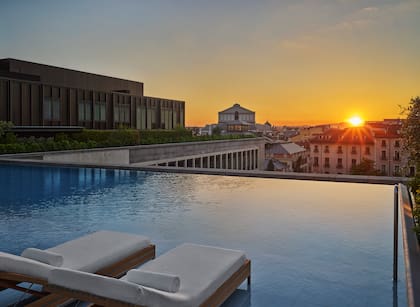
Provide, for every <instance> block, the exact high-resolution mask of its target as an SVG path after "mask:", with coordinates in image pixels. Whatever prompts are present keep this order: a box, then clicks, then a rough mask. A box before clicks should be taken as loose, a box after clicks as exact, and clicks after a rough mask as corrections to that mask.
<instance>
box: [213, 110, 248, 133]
mask: <svg viewBox="0 0 420 307" xmlns="http://www.w3.org/2000/svg"><path fill="white" fill-rule="evenodd" d="M218 125H219V127H220V128H221V129H222V131H225V132H226V133H245V132H249V131H251V130H255V112H254V111H251V110H248V109H245V108H244V107H241V106H240V105H239V104H238V103H235V104H234V105H233V106H231V107H230V108H227V109H226V110H223V111H221V112H219V122H218Z"/></svg>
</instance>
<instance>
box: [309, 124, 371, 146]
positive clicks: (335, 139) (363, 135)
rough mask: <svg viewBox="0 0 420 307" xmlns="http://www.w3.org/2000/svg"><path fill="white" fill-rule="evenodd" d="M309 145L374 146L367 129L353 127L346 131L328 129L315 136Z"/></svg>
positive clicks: (369, 131)
mask: <svg viewBox="0 0 420 307" xmlns="http://www.w3.org/2000/svg"><path fill="white" fill-rule="evenodd" d="M310 143H313V144H374V136H373V134H372V131H371V130H370V129H369V128H367V127H353V128H346V129H335V128H334V129H329V130H327V131H325V132H324V133H320V134H317V135H315V136H314V137H313V138H312V139H311V140H310Z"/></svg>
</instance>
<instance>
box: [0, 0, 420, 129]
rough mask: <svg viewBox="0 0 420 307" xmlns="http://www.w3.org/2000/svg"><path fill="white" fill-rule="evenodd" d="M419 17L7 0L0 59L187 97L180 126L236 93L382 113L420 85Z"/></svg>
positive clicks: (279, 103)
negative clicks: (106, 77)
mask: <svg viewBox="0 0 420 307" xmlns="http://www.w3.org/2000/svg"><path fill="white" fill-rule="evenodd" d="M418 16H420V2H419V1H417V0H368V1H348V0H310V1H309V0H302V1H292V0H285V1H274V0H262V1H251V0H232V1H218V0H215V1H189V0H177V1H169V0H156V1H124V2H122V3H120V2H118V1H115V2H113V1H99V0H91V1H81V0H74V1H68V2H66V1H49V0H43V1H40V2H39V3H38V2H36V3H35V2H34V3H32V2H25V3H23V2H20V1H4V2H1V3H0V37H1V38H2V41H4V42H7V44H0V57H13V58H20V59H23V60H29V61H34V62H40V63H46V64H51V65H56V66H61V67H68V68H73V69H77V70H82V71H88V72H94V73H98V74H105V75H110V76H115V77H120V78H127V79H132V80H138V81H142V82H144V84H145V95H149V96H155V97H164V98H172V99H179V100H185V101H186V125H187V126H196V125H204V124H206V123H216V122H217V113H218V112H219V111H221V110H223V109H225V108H228V107H230V106H231V105H232V104H234V103H239V104H241V105H243V106H244V107H246V108H249V109H251V110H254V111H255V112H256V118H257V121H258V122H260V123H263V122H265V121H266V120H268V121H269V122H271V123H272V124H277V125H279V124H303V123H308V124H318V123H330V122H341V121H344V120H345V119H347V118H349V117H351V116H353V115H354V114H358V115H360V116H362V117H363V118H364V119H367V120H380V119H383V118H395V117H399V116H400V114H399V113H400V108H399V105H403V106H406V105H407V104H408V102H409V100H410V98H411V97H413V96H417V95H420V73H419V72H420V61H419V50H420V39H419V38H420V18H419V17H418ZM16 20H19V22H16ZM2 24H4V25H8V24H13V25H14V26H13V27H8V26H4V27H1V25H2Z"/></svg>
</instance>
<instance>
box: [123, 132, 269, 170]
mask: <svg viewBox="0 0 420 307" xmlns="http://www.w3.org/2000/svg"><path fill="white" fill-rule="evenodd" d="M264 144H265V140H264V139H263V138H252V139H239V140H221V141H208V142H191V143H174V144H158V145H147V146H135V147H132V148H131V150H130V163H139V162H147V161H154V160H164V159H170V158H176V157H184V156H194V155H201V154H208V153H212V152H223V151H229V150H240V149H247V148H252V147H257V148H258V165H260V166H263V165H264V155H265V153H264V150H265V149H264Z"/></svg>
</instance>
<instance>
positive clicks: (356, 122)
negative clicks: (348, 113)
mask: <svg viewBox="0 0 420 307" xmlns="http://www.w3.org/2000/svg"><path fill="white" fill-rule="evenodd" d="M348 122H349V124H350V125H352V126H353V127H360V126H362V125H363V123H364V120H363V119H362V118H361V117H360V116H353V117H351V118H349V119H348Z"/></svg>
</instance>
